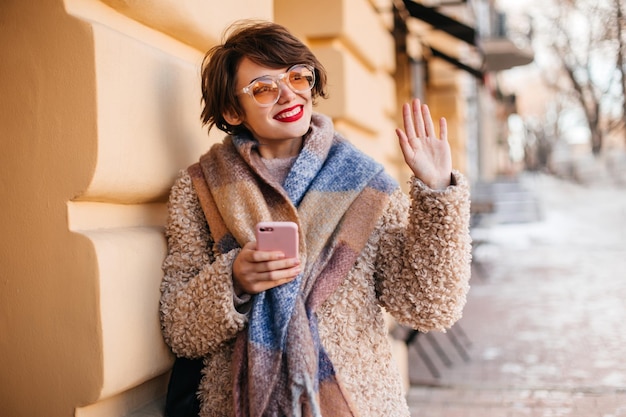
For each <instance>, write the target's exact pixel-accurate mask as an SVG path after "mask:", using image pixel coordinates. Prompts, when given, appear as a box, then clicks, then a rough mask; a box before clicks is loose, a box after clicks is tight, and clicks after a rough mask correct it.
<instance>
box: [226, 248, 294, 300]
mask: <svg viewBox="0 0 626 417" xmlns="http://www.w3.org/2000/svg"><path fill="white" fill-rule="evenodd" d="M300 271H301V269H300V260H299V259H298V258H285V255H284V254H283V253H282V252H280V251H268V252H265V251H258V250H256V242H248V243H247V244H246V245H245V246H244V247H243V248H241V251H240V252H239V255H237V258H235V262H234V263H233V285H234V287H235V293H236V294H237V295H241V294H243V293H247V294H257V293H260V292H262V291H265V290H269V289H270V288H274V287H277V286H279V285H282V284H286V283H287V282H289V281H292V280H294V279H295V278H296V277H297V276H298V274H299V273H300Z"/></svg>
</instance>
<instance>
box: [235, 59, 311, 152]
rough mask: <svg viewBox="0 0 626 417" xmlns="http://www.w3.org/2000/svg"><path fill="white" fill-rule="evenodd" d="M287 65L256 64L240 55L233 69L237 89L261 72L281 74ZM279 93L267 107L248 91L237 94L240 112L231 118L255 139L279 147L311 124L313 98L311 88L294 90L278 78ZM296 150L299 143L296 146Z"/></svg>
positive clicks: (271, 74) (296, 136) (240, 89)
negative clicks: (280, 66)
mask: <svg viewBox="0 0 626 417" xmlns="http://www.w3.org/2000/svg"><path fill="white" fill-rule="evenodd" d="M287 69H288V68H279V69H271V68H266V67H264V66H261V65H258V64H256V63H254V62H252V61H251V60H249V59H247V58H244V59H243V60H242V61H241V63H240V64H239V68H238V69H237V86H236V87H237V90H236V91H237V92H241V91H242V89H243V88H244V87H246V86H248V85H249V84H250V83H251V82H252V81H253V80H255V79H256V78H259V77H261V76H264V75H269V76H276V75H280V74H283V73H284V72H285V71H287ZM278 85H279V87H280V97H279V98H278V101H277V102H276V103H275V104H273V105H269V106H267V107H262V106H259V105H258V104H257V103H256V102H255V101H254V99H253V98H252V97H251V96H250V95H249V94H245V93H243V94H239V96H238V97H239V100H240V104H241V107H242V108H243V111H244V115H243V116H242V117H240V118H238V117H237V118H234V119H233V118H232V116H231V120H232V121H233V122H236V123H232V122H231V120H228V115H225V116H226V120H227V121H228V122H229V123H231V124H237V125H238V124H243V125H244V126H245V127H246V128H248V130H249V131H250V132H251V133H252V135H253V136H254V137H255V138H256V140H257V141H258V142H259V143H260V144H262V145H267V146H269V147H281V146H284V145H285V144H286V142H292V141H293V139H298V140H299V141H300V140H301V139H302V136H304V135H305V134H306V133H307V131H308V130H309V126H310V124H311V114H312V112H313V100H312V98H311V91H310V90H309V91H306V92H302V93H296V92H294V91H293V90H292V89H291V88H289V86H287V85H286V84H285V82H283V81H282V80H281V81H280V82H279V83H278ZM298 150H299V147H298Z"/></svg>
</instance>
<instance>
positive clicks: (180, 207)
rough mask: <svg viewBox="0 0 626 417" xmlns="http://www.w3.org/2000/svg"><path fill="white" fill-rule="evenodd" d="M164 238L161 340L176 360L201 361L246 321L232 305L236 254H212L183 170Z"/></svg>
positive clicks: (173, 191)
mask: <svg viewBox="0 0 626 417" xmlns="http://www.w3.org/2000/svg"><path fill="white" fill-rule="evenodd" d="M165 236H166V239H167V256H166V258H165V260H164V262H163V273H164V276H163V280H162V282H161V300H160V319H161V330H162V333H163V337H164V339H165V342H166V343H167V344H168V345H169V346H170V347H171V348H172V351H173V352H174V353H175V354H176V355H178V356H186V357H190V358H194V357H201V356H205V355H207V354H209V353H211V352H212V351H214V350H215V349H217V348H218V347H219V346H220V345H221V344H223V343H224V342H225V341H227V340H230V339H232V338H234V337H235V336H236V334H237V333H238V332H239V331H240V330H242V329H243V328H244V327H245V325H246V323H247V316H246V315H245V314H242V313H240V312H239V311H238V309H237V308H236V307H235V302H234V301H233V300H234V291H233V284H232V263H233V261H234V259H235V257H236V255H237V254H238V253H239V249H237V250H234V251H231V252H229V253H226V254H223V255H215V254H214V253H213V251H212V248H213V238H212V237H211V234H210V231H209V229H208V225H207V223H206V219H205V217H204V213H203V211H202V208H201V207H200V203H199V201H198V197H197V195H196V193H195V190H194V188H193V185H192V182H191V178H190V176H189V174H188V173H187V172H186V171H181V173H180V174H179V176H178V178H177V179H176V181H175V183H174V185H173V187H172V189H171V193H170V198H169V202H168V220H167V224H166V228H165Z"/></svg>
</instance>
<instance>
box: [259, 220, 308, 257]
mask: <svg viewBox="0 0 626 417" xmlns="http://www.w3.org/2000/svg"><path fill="white" fill-rule="evenodd" d="M298 246H299V245H298V225H297V224H296V223H294V222H260V223H258V224H257V225H256V248H257V250H262V251H273V250H279V251H281V252H283V253H284V254H285V257H286V258H297V257H298Z"/></svg>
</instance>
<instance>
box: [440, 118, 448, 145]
mask: <svg viewBox="0 0 626 417" xmlns="http://www.w3.org/2000/svg"><path fill="white" fill-rule="evenodd" d="M439 134H440V136H441V140H443V141H447V140H448V123H446V118H445V117H442V118H441V119H439Z"/></svg>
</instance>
